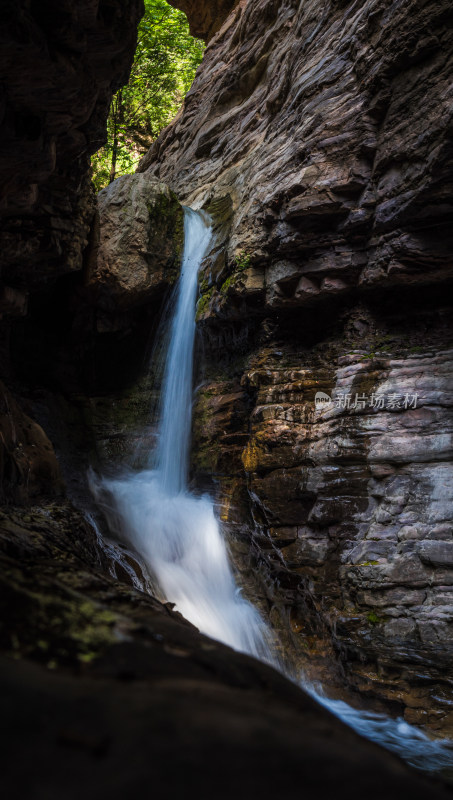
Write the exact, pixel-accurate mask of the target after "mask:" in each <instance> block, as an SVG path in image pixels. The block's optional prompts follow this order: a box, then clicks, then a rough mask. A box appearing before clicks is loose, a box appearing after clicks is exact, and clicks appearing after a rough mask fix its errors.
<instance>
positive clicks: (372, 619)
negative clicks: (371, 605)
mask: <svg viewBox="0 0 453 800" xmlns="http://www.w3.org/2000/svg"><path fill="white" fill-rule="evenodd" d="M366 618H367V621H368V622H369V623H370V625H378V624H379V623H380V622H382V620H381V618H380V617H378V615H377V614H375V612H374V611H370V613H369V614H367V617H366Z"/></svg>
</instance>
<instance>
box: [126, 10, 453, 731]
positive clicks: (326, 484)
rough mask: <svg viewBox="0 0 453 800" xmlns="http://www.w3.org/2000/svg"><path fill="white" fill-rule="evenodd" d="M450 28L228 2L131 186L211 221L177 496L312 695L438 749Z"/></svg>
mask: <svg viewBox="0 0 453 800" xmlns="http://www.w3.org/2000/svg"><path fill="white" fill-rule="evenodd" d="M188 13H189V16H190V15H191V13H192V11H191V10H190V9H189V12H188ZM451 20H452V8H451V4H449V3H447V2H442V0H441V2H423V3H421V2H418V0H408V2H406V3H397V2H391V0H389V1H388V2H387V0H367V2H365V3H361V4H359V5H357V4H356V3H354V2H348V0H346V1H345V2H341V3H335V4H334V3H331V4H327V5H326V4H325V3H323V2H320V0H310V1H309V2H304V3H295V2H292V0H287V1H286V2H284V3H276V2H274V1H273V0H248V2H246V1H245V0H243V1H242V2H240V3H239V4H238V5H237V6H236V7H235V8H234V9H233V10H232V11H231V13H230V14H229V16H228V17H227V18H226V19H225V20H222V26H221V27H220V29H219V30H218V32H217V33H216V35H215V36H214V37H213V38H212V39H211V41H210V43H209V45H208V47H207V50H206V54H205V59H204V62H203V64H202V67H201V68H200V69H199V71H198V73H197V76H196V79H195V82H194V84H193V87H192V89H191V91H190V92H189V95H188V96H187V98H186V101H185V106H184V109H183V112H182V113H181V114H180V115H179V116H178V117H177V119H176V120H175V122H174V123H173V124H172V125H171V126H170V127H169V128H168V129H167V130H166V131H165V132H164V133H163V134H162V135H161V137H160V139H159V140H158V141H157V142H156V143H155V144H154V145H153V147H152V148H151V150H150V152H149V153H148V155H147V156H146V157H145V159H144V160H143V161H142V163H141V166H140V170H141V171H142V172H144V173H145V174H147V175H150V176H154V177H155V178H157V179H159V180H164V181H165V182H167V183H168V184H169V186H170V187H171V189H173V190H174V191H176V193H177V194H178V196H180V197H181V198H182V199H183V200H184V202H186V203H187V204H189V205H190V204H191V205H194V206H202V207H204V208H206V209H207V210H208V211H210V213H211V214H212V216H213V219H214V227H215V231H216V234H217V239H216V243H215V246H214V248H213V252H212V254H211V258H210V261H209V263H208V265H207V266H206V267H205V268H204V270H203V273H202V276H201V281H200V292H201V297H200V300H199V304H198V320H199V329H200V333H201V336H202V338H203V340H204V344H203V347H204V353H205V357H206V365H205V370H204V378H205V380H206V383H205V386H204V387H203V389H202V390H201V392H200V394H199V399H198V404H197V408H196V412H195V421H194V428H195V429H194V456H193V458H194V476H195V478H196V480H197V481H198V482H199V483H200V484H202V485H208V484H209V475H210V474H211V473H212V474H213V475H214V479H215V485H216V486H217V490H218V491H220V494H221V496H222V498H223V516H224V519H225V521H226V522H229V524H230V528H231V530H234V531H236V534H237V536H239V539H241V541H242V544H239V545H237V546H238V547H239V550H241V551H242V552H243V559H244V552H248V551H249V550H250V545H251V546H252V551H253V553H254V557H253V564H252V566H253V569H254V570H255V571H256V569H257V566H259V567H260V571H261V574H262V578H263V588H262V596H261V602H262V604H263V607H264V608H267V610H268V612H269V614H270V616H271V618H273V619H274V621H276V624H277V625H279V627H280V628H281V629H282V631H286V634H285V635H286V636H290V637H292V641H293V642H295V643H296V646H298V645H299V646H300V645H301V644H302V645H303V647H302V649H301V652H302V651H303V652H305V655H304V656H303V657H302V656H301V660H302V662H303V663H304V667H305V669H306V670H307V671H308V672H309V673H310V674H315V675H316V674H318V675H319V674H320V671H321V672H322V662H323V661H324V663H326V662H327V661H329V660H330V659H331V658H332V648H333V650H334V652H335V653H336V657H337V663H338V664H339V672H338V673H337V678H334V677H332V676H330V678H331V680H332V681H335V680H340V682H341V681H344V680H346V684H347V685H349V687H350V688H352V689H360V690H361V691H362V692H365V693H366V692H368V693H369V695H370V697H374V698H375V699H379V700H384V701H386V702H392V703H394V704H395V705H394V708H395V709H398V710H400V711H402V712H403V713H404V714H405V717H406V718H407V719H408V720H411V721H416V722H421V723H427V724H431V725H432V726H434V727H438V728H442V727H443V728H444V730H449V731H452V730H453V719H452V717H451V712H450V708H451V702H452V699H453V673H452V669H451V664H452V663H453V662H452V655H453V616H452V605H451V598H450V594H451V593H450V587H451V585H453V568H452V563H451V554H450V546H453V545H452V542H453V532H452V528H451V516H452V508H451V501H452V474H453V473H452V464H451V457H452V453H451V421H450V420H451V417H450V411H451V403H452V395H451V389H452V382H451V375H452V369H451V367H452V364H451V360H452V351H451V346H452V338H451V330H452V315H451V308H449V301H448V299H447V298H448V294H449V292H451V265H452V263H451V253H452V238H451V236H452V235H451V225H450V223H449V220H450V219H451V213H452V211H453V201H452V176H453V171H452V165H453V143H452V133H451V132H452V126H451V120H452V118H451V87H452V81H451V77H452V67H451V63H452V62H451V59H452V53H453V36H452V30H453V28H452V25H451ZM318 391H322V392H324V393H326V394H328V395H329V396H330V397H332V399H333V403H331V404H330V405H326V406H323V407H322V406H319V408H318V410H317V409H316V407H315V402H314V401H315V395H316V393H317V392H318ZM211 486H212V483H211ZM219 486H220V489H219ZM251 530H252V533H250V531H251ZM307 654H308V657H307ZM326 655H327V658H324V657H325V656H326ZM340 674H341V675H342V677H341V679H340V678H339V675H340ZM326 680H327V678H326Z"/></svg>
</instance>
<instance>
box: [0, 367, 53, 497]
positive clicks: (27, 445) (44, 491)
mask: <svg viewBox="0 0 453 800" xmlns="http://www.w3.org/2000/svg"><path fill="white" fill-rule="evenodd" d="M0 492H1V494H0V499H1V501H2V502H3V503H13V504H16V505H17V504H19V505H20V504H24V503H28V502H30V501H32V500H33V499H36V498H37V497H40V496H44V497H52V496H58V495H61V494H62V493H63V482H62V479H61V475H60V468H59V465H58V461H57V457H56V455H55V452H54V449H53V447H52V444H51V443H50V441H49V439H48V438H47V436H46V434H45V433H44V431H43V429H42V428H41V427H40V425H38V424H37V423H36V422H35V421H34V420H32V419H30V417H28V416H27V415H26V414H24V412H23V411H22V410H21V409H20V408H19V406H18V404H17V402H16V400H15V399H14V397H13V396H12V394H11V392H9V391H8V389H7V388H6V387H5V386H4V385H3V383H1V382H0Z"/></svg>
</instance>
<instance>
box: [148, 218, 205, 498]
mask: <svg viewBox="0 0 453 800" xmlns="http://www.w3.org/2000/svg"><path fill="white" fill-rule="evenodd" d="M210 238H211V230H210V227H209V223H208V221H207V220H206V218H205V216H204V215H202V214H201V213H197V212H196V211H192V209H190V208H186V209H185V213H184V241H185V247H184V255H183V262H182V267H181V275H180V278H179V281H178V287H177V295H176V308H175V313H174V317H173V322H172V325H171V336H170V345H169V349H168V355H167V358H166V363H165V373H164V381H163V388H162V392H161V402H160V415H159V418H160V425H159V444H158V449H157V472H158V474H159V476H160V483H161V486H162V489H163V490H164V491H165V492H166V493H167V494H168V495H175V494H178V492H182V491H184V490H185V489H186V487H187V470H188V461H189V444H190V429H191V423H192V372H193V345H194V338H195V297H196V292H197V285H198V268H199V266H200V264H201V261H202V260H203V257H204V255H205V253H206V250H207V247H208V244H209V241H210Z"/></svg>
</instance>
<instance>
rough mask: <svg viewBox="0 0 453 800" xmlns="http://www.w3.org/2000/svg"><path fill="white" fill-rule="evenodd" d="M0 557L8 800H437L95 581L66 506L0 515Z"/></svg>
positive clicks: (401, 770)
mask: <svg viewBox="0 0 453 800" xmlns="http://www.w3.org/2000/svg"><path fill="white" fill-rule="evenodd" d="M0 553H1V554H0V562H1V568H2V570H1V574H2V578H1V584H2V585H1V592H0V596H1V598H2V619H3V620H4V623H3V625H2V629H1V634H0V644H1V648H2V651H3V655H2V656H1V658H0V673H1V681H2V686H3V693H2V697H3V699H2V704H1V715H2V729H3V736H4V738H3V742H2V746H1V752H2V756H3V761H4V764H3V766H2V784H3V787H4V792H5V796H7V797H8V798H13V797H17V798H21V800H25V799H26V798H33V800H41V798H42V800H44V798H45V800H49V799H50V798H61V797H64V798H65V800H71V798H80V797H84V798H87V800H90V798H93V800H94V798H96V800H99V798H109V800H115V799H116V798H118V800H119V799H120V798H121V800H123V798H124V797H125V796H126V795H135V794H138V793H140V794H142V793H146V796H147V795H148V794H150V793H152V794H153V795H154V796H157V797H159V798H167V797H168V798H176V797H179V796H181V795H183V796H192V794H193V795H194V796H195V795H196V796H198V797H216V798H231V797H232V796H234V797H238V798H251V797H259V798H275V797H284V798H292V797H294V798H296V797H297V798H299V797H300V796H301V794H302V796H303V797H304V798H316V800H320V799H321V798H331V797H336V798H350V797H362V796H364V795H365V796H366V797H367V798H376V800H377V798H382V797H383V796H385V797H387V798H388V800H391V798H398V799H400V798H401V797H409V796H410V797H411V798H413V800H418V798H419V799H420V800H422V798H423V799H424V798H426V797H427V796H429V797H430V798H432V800H437V798H438V799H439V800H440V799H441V798H448V797H451V793H450V791H449V790H448V789H445V788H443V787H442V786H441V785H440V784H437V783H435V782H432V781H430V780H428V779H426V778H425V777H423V776H422V775H419V774H418V773H415V772H413V771H412V770H410V769H409V768H407V767H406V766H404V765H403V764H402V763H401V762H400V761H399V760H398V759H397V758H395V757H393V756H392V755H390V754H388V753H387V752H385V751H383V750H381V749H380V748H378V747H376V746H375V745H372V744H370V743H368V742H366V741H364V740H362V739H360V738H359V737H358V736H357V735H356V734H354V733H353V732H352V731H350V730H349V729H348V728H346V727H345V726H344V725H343V724H342V723H340V722H339V721H338V720H336V719H335V718H333V717H332V716H331V715H330V714H329V713H328V712H326V711H325V710H324V709H322V708H321V707H320V706H318V704H317V703H316V702H315V701H313V700H312V699H311V698H310V697H308V696H307V695H306V694H305V693H304V692H302V691H301V690H299V689H298V688H297V687H296V686H294V685H293V684H292V683H290V682H289V681H287V680H286V679H284V678H283V677H281V676H280V675H279V674H278V673H277V672H275V671H274V670H273V669H271V668H270V667H267V666H265V665H263V664H261V663H259V662H257V661H255V660H254V659H251V658H249V657H248V656H244V655H242V654H239V653H236V652H235V651H233V650H231V649H230V648H228V647H225V646H224V645H221V644H219V643H217V642H214V641H212V640H210V639H208V638H207V637H205V636H202V635H201V634H199V633H198V631H197V630H196V629H195V628H194V627H193V626H191V625H190V624H188V623H186V622H185V621H184V620H183V619H182V618H181V617H179V615H177V614H175V613H174V612H173V611H172V610H171V608H169V607H168V606H164V605H161V604H160V603H158V602H157V601H156V600H153V599H152V598H151V597H150V596H149V595H147V594H143V593H142V592H140V591H137V590H134V589H131V588H130V587H128V586H127V585H126V584H123V583H120V582H118V581H114V580H113V579H110V578H109V577H106V575H105V574H102V573H101V572H96V571H95V570H94V569H93V568H92V567H90V566H89V563H90V562H91V563H93V562H95V561H96V559H98V561H99V563H101V562H104V563H103V566H104V568H105V567H106V564H105V557H104V556H102V554H100V553H97V552H96V547H95V546H94V544H93V537H92V531H91V530H90V529H89V528H88V527H87V525H86V523H85V522H84V521H83V519H81V518H80V516H79V514H78V513H77V512H75V511H74V510H73V509H72V508H71V507H70V506H69V505H68V506H66V507H64V506H62V505H61V504H59V505H56V506H45V507H41V508H39V509H38V508H33V509H30V510H28V511H27V513H24V512H23V511H17V512H14V511H12V512H11V513H10V515H9V517H6V515H2V517H1V519H0ZM24 765H26V769H24Z"/></svg>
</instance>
